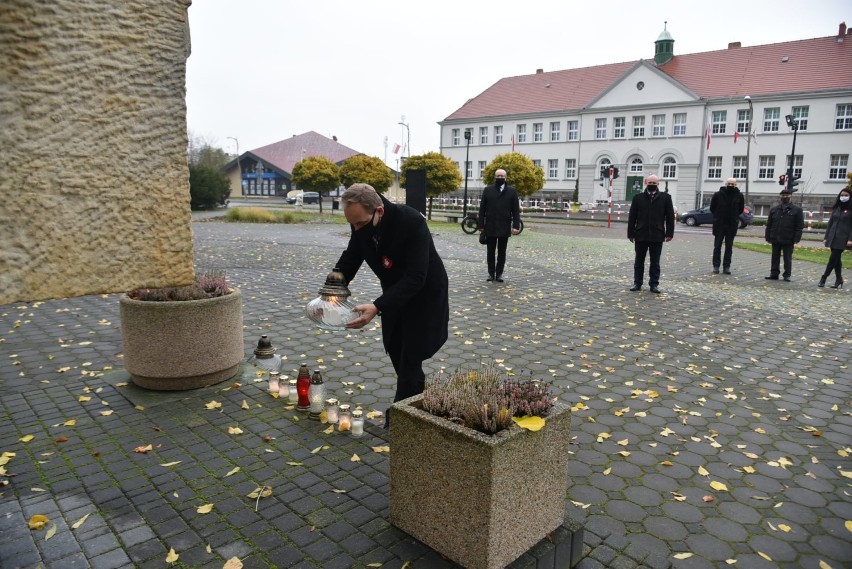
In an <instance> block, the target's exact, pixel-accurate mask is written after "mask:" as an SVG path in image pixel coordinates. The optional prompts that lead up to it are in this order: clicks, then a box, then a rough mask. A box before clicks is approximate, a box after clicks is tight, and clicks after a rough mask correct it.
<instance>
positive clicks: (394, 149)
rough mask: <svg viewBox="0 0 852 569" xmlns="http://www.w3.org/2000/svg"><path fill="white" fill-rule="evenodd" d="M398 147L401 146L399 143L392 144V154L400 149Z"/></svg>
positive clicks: (397, 152)
mask: <svg viewBox="0 0 852 569" xmlns="http://www.w3.org/2000/svg"><path fill="white" fill-rule="evenodd" d="M400 148H402V147H401V146H400V145H399V144H394V145H393V153H394V154H399V149H400Z"/></svg>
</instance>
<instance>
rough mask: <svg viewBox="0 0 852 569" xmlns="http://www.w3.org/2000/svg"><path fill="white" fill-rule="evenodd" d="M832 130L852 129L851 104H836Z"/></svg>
mask: <svg viewBox="0 0 852 569" xmlns="http://www.w3.org/2000/svg"><path fill="white" fill-rule="evenodd" d="M834 130H852V105H837V114H836V115H834Z"/></svg>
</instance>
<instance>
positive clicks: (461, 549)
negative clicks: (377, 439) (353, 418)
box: [390, 395, 571, 569]
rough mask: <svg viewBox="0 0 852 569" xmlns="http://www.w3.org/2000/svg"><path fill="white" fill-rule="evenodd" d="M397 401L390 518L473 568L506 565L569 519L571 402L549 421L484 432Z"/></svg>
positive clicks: (414, 401)
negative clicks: (525, 427) (531, 427)
mask: <svg viewBox="0 0 852 569" xmlns="http://www.w3.org/2000/svg"><path fill="white" fill-rule="evenodd" d="M421 399H422V395H418V396H416V397H412V398H409V399H405V400H403V401H400V402H398V403H395V404H394V405H393V407H392V410H391V413H392V415H393V421H392V423H391V429H390V431H391V432H390V441H391V442H390V447H391V452H390V518H391V523H393V524H394V525H395V526H397V527H398V528H399V529H401V530H403V531H405V532H406V533H408V534H410V535H411V536H412V537H415V538H416V539H418V540H420V541H421V542H423V543H425V544H426V545H428V546H429V547H431V548H432V549H434V550H435V551H437V552H439V553H441V554H442V555H444V556H446V557H448V558H450V559H452V560H453V561H455V562H456V563H458V564H460V565H462V566H464V567H467V568H468V569H497V568H500V567H505V566H506V565H508V564H509V563H511V562H512V561H514V560H515V559H517V558H518V557H519V556H521V555H522V554H523V553H524V552H526V551H527V550H528V549H530V548H531V547H532V546H533V545H535V544H536V543H538V542H539V541H540V540H541V539H542V538H544V537H545V536H547V534H549V533H550V532H552V531H554V530H555V529H556V528H558V527H559V526H560V525H561V524H562V523H564V522H565V500H566V494H567V491H568V433H569V428H570V423H571V414H570V410H569V408H568V407H566V406H564V405H561V404H558V403H557V404H555V405H554V406H553V408H552V409H551V411H550V413H549V415H548V416H547V418H546V420H547V422H546V425H545V427H544V428H543V429H541V430H540V431H538V432H529V431H525V430H523V429H521V428H520V427H518V426H517V425H512V427H511V428H510V429H508V430H506V431H502V432H500V433H497V434H496V435H493V436H492V435H485V434H483V433H480V432H478V431H474V430H472V429H468V428H466V427H461V426H459V425H456V424H454V423H451V422H450V421H447V420H445V419H442V418H440V417H436V416H434V415H432V414H431V413H428V412H427V411H424V410H423V409H422V408H421Z"/></svg>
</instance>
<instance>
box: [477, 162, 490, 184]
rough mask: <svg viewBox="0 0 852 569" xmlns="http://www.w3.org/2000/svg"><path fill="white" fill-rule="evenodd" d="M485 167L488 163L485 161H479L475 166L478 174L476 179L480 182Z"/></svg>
mask: <svg viewBox="0 0 852 569" xmlns="http://www.w3.org/2000/svg"><path fill="white" fill-rule="evenodd" d="M486 166H488V162H487V161H485V160H480V161H479V163H478V164H477V168H476V169H477V170H478V172H477V174H476V177H477V178H479V179H480V180H481V179H482V172H483V171H484V170H485V167H486Z"/></svg>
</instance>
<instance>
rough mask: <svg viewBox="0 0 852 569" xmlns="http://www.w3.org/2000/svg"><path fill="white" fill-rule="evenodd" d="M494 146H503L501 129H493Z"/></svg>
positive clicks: (497, 127)
mask: <svg viewBox="0 0 852 569" xmlns="http://www.w3.org/2000/svg"><path fill="white" fill-rule="evenodd" d="M494 144H503V127H502V126H495V127H494Z"/></svg>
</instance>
